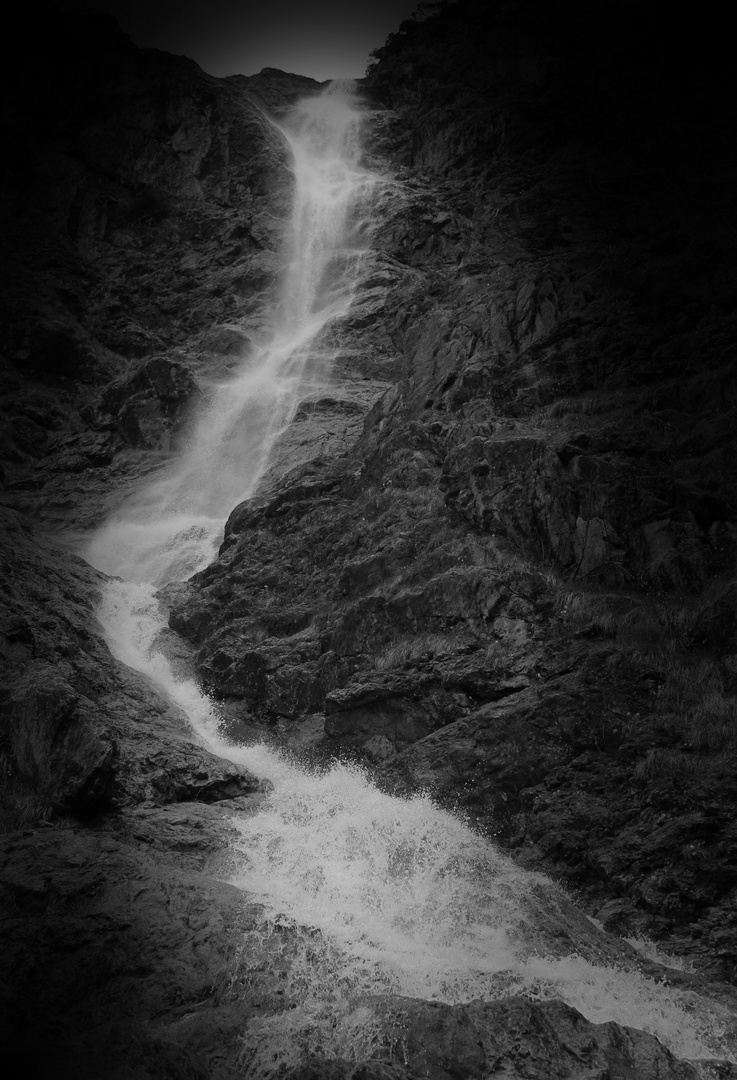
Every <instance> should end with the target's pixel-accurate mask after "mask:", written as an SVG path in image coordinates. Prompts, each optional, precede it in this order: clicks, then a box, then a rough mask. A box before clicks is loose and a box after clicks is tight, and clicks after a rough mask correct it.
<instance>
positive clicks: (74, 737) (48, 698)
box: [5, 663, 117, 814]
mask: <svg viewBox="0 0 737 1080" xmlns="http://www.w3.org/2000/svg"><path fill="white" fill-rule="evenodd" d="M6 693H7V698H6V702H5V737H6V739H7V740H8V744H9V749H10V753H11V755H12V757H11V760H12V762H13V766H14V771H15V776H16V778H17V780H18V781H20V782H21V783H22V784H23V785H24V786H26V787H27V788H28V789H29V790H30V791H32V792H33V793H34V796H35V797H36V798H37V799H38V800H39V803H40V804H41V806H43V807H48V808H49V809H51V810H55V811H59V810H72V811H74V812H75V813H78V814H86V813H90V812H94V811H99V810H100V809H103V808H104V807H106V806H108V805H109V804H110V802H111V801H112V797H113V791H114V783H115V772H116V769H115V766H116V761H117V745H116V743H115V741H114V740H113V739H112V738H111V737H110V732H108V731H105V730H104V729H102V728H100V726H99V725H96V724H95V723H94V717H95V709H94V706H93V704H92V702H91V701H89V700H85V699H84V698H80V696H79V694H76V693H75V692H74V691H73V690H72V688H71V686H70V685H69V683H68V682H67V681H66V679H65V678H64V677H63V675H62V674H61V672H60V671H59V669H58V667H55V666H53V665H51V664H43V663H41V664H38V663H37V664H35V665H33V666H31V668H30V670H26V671H25V672H24V674H23V675H22V676H21V677H20V678H19V679H17V680H16V681H15V682H13V683H11V684H10V686H9V687H8V690H7V691H6Z"/></svg>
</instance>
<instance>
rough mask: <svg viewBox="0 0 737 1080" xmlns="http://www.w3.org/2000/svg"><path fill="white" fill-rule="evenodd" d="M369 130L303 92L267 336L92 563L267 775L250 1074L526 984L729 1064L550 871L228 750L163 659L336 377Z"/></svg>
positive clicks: (366, 1044) (209, 734)
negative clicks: (205, 581) (388, 1005)
mask: <svg viewBox="0 0 737 1080" xmlns="http://www.w3.org/2000/svg"><path fill="white" fill-rule="evenodd" d="M360 120H361V112H360V108H359V107H358V106H357V104H356V102H355V101H354V99H352V98H351V97H350V96H348V95H346V94H345V93H344V92H343V90H342V89H341V88H340V87H338V88H334V89H331V90H328V91H327V92H326V93H325V94H324V95H322V96H320V97H313V98H309V99H305V100H303V101H302V102H301V103H299V104H298V105H297V106H296V107H295V109H294V110H293V112H292V114H291V116H290V117H289V119H288V120H287V121H285V122H284V125H283V133H284V137H285V138H286V140H287V142H288V144H289V147H290V149H291V152H292V156H293V169H294V175H295V190H294V208H293V215H292V226H291V234H292V243H293V245H294V250H293V255H292V260H291V263H290V267H289V270H288V272H287V274H286V276H285V279H284V281H283V282H282V284H281V289H282V292H281V300H280V304H279V309H278V321H277V324H276V326H275V327H274V329H273V333H272V334H271V336H270V337H268V338H267V339H266V340H265V341H263V342H261V343H260V344H258V345H257V347H256V348H255V350H254V352H253V353H252V354H251V355H250V356H249V357H248V358H247V359H245V360H244V362H243V368H242V370H241V371H240V372H239V373H238V374H237V375H236V377H235V378H234V379H233V380H231V381H229V382H227V383H224V384H222V385H219V386H215V387H213V388H212V389H211V394H210V398H209V401H208V402H207V403H206V404H205V405H204V406H203V408H202V410H201V412H200V414H199V416H198V418H197V420H196V422H195V424H194V425H193V427H192V430H191V432H190V435H189V439H188V442H187V445H186V448H185V449H184V451H183V452H182V453H181V455H180V456H179V457H178V458H177V459H176V460H175V461H174V462H173V464H171V465H169V466H167V467H166V468H165V469H164V470H163V471H162V472H161V473H160V474H159V475H158V476H156V477H155V479H154V480H153V481H150V482H147V483H146V484H145V485H143V486H142V487H141V488H140V490H138V491H137V492H135V493H134V494H133V495H132V496H131V497H130V498H129V499H128V500H127V502H126V503H125V504H124V505H123V507H122V508H121V509H120V510H119V511H117V513H116V515H115V517H114V518H112V519H110V520H108V521H107V522H106V523H105V524H104V525H103V526H102V528H101V529H100V530H99V531H98V532H97V533H96V534H95V535H94V537H93V539H92V540H91V541H90V543H89V545H88V548H87V551H86V557H87V558H88V559H89V561H90V562H91V563H92V564H93V565H94V566H96V567H97V568H99V569H100V570H102V571H104V572H105V573H107V574H110V575H112V576H114V577H116V578H119V579H124V580H122V581H121V580H116V581H113V582H111V583H110V584H109V585H108V586H107V591H106V595H105V599H104V602H103V604H102V607H101V610H100V617H101V619H102V622H103V624H104V626H105V630H106V635H107V639H108V641H109V644H110V646H111V649H112V651H113V652H114V654H115V655H116V657H117V658H118V659H119V660H121V661H123V662H124V663H125V664H127V665H129V666H130V667H133V668H135V669H137V670H138V671H140V672H141V673H143V674H144V675H147V676H149V677H150V678H152V679H153V680H154V682H155V683H156V684H157V685H158V686H159V688H160V689H161V690H162V691H163V692H164V693H165V694H166V695H168V696H169V697H170V698H171V699H173V700H174V701H175V703H176V704H177V705H179V706H180V707H182V708H183V709H184V710H185V712H186V714H187V716H188V717H189V720H190V723H191V725H192V728H193V729H194V731H195V732H196V734H197V736H198V737H199V738H200V739H201V740H202V741H203V742H204V744H205V745H206V746H207V747H208V748H209V749H210V750H211V751H212V752H214V753H215V754H217V755H219V756H221V757H225V758H228V759H229V760H231V761H233V762H235V763H237V764H239V765H243V766H245V767H246V768H248V769H249V770H251V771H252V772H254V773H255V774H256V775H258V776H259V777H262V778H264V779H265V780H268V781H270V783H271V784H272V785H273V790H272V791H271V792H270V794H269V796H268V798H267V799H266V801H265V803H264V805H263V807H262V808H261V810H260V811H259V812H258V813H257V814H256V815H252V816H243V817H242V818H240V817H236V818H235V819H234V826H235V828H236V830H237V833H238V839H237V840H236V841H235V842H234V844H233V846H232V851H231V856H230V866H231V869H230V880H231V881H232V882H233V883H234V884H236V885H237V886H238V887H239V888H241V889H242V890H243V891H244V893H246V894H247V895H248V896H249V897H251V898H254V899H255V900H256V901H258V902H259V903H260V904H262V905H263V908H264V922H263V925H262V926H261V927H260V928H258V929H257V930H254V931H252V932H251V933H250V935H249V937H248V938H247V940H246V941H245V942H244V943H243V945H242V950H243V952H244V953H247V954H248V956H249V957H250V958H251V961H250V962H251V967H252V968H253V970H252V971H251V974H250V975H249V980H250V982H249V988H250V991H249V992H251V993H257V991H258V987H257V986H256V984H257V982H258V970H259V966H258V964H255V965H254V964H253V957H254V956H256V957H258V956H263V957H264V961H263V963H264V965H266V966H268V965H269V964H270V963H271V961H270V959H269V958H270V957H273V954H274V950H275V949H277V944H275V943H278V942H279V940H280V936H281V935H283V934H284V933H288V935H289V936H290V940H291V946H290V948H291V954H290V958H289V961H288V963H287V965H286V967H285V970H284V981H283V988H282V990H283V992H282V999H283V1000H282V1003H281V1006H280V1009H281V1011H280V1012H278V1013H276V1014H275V1015H273V1016H268V1015H267V1016H265V1017H261V1018H259V1019H257V1020H255V1021H251V1022H250V1024H249V1026H248V1031H247V1033H246V1034H245V1044H244V1049H243V1057H242V1063H243V1065H244V1067H247V1068H248V1069H249V1070H250V1072H251V1074H252V1075H255V1076H265V1075H269V1074H270V1073H271V1072H276V1070H277V1069H278V1067H279V1066H280V1065H283V1064H285V1063H286V1064H287V1065H291V1064H298V1063H299V1062H300V1061H301V1060H302V1057H304V1055H305V1054H331V1055H336V1056H340V1057H344V1058H347V1059H349V1060H353V1059H356V1060H358V1059H361V1058H362V1057H365V1056H368V1055H369V1054H370V1052H371V1048H372V1045H373V1040H374V1038H375V1037H376V1025H377V1024H378V1023H379V1021H378V1020H377V1019H376V1016H375V1015H374V1013H373V1012H372V1010H371V1008H370V1005H368V1004H367V1002H370V999H371V997H372V995H377V994H392V995H402V996H406V997H412V998H423V999H427V1000H434V1001H441V1002H447V1003H451V1004H455V1003H459V1002H469V1001H474V1000H476V999H493V998H496V997H500V996H502V995H509V994H518V993H522V994H526V995H529V996H530V997H532V998H533V999H535V1000H554V999H562V1000H563V1001H565V1002H566V1003H568V1004H569V1005H572V1006H574V1007H575V1008H576V1009H578V1010H580V1011H581V1012H582V1013H583V1014H584V1015H585V1016H586V1017H588V1018H589V1019H591V1020H593V1021H595V1022H597V1023H602V1022H604V1021H609V1020H614V1021H617V1022H619V1023H622V1024H625V1025H630V1026H633V1027H637V1028H641V1029H644V1030H646V1031H648V1032H650V1033H651V1034H654V1035H656V1036H657V1037H658V1038H659V1039H660V1040H661V1041H662V1042H663V1043H665V1045H667V1046H668V1047H669V1048H670V1049H671V1050H672V1051H673V1052H674V1053H675V1054H676V1055H678V1056H680V1057H685V1058H692V1059H694V1058H708V1057H725V1056H728V1051H727V1050H726V1049H725V1047H724V1046H723V1045H722V1042H721V1032H722V1028H723V1026H724V1024H725V1022H726V1016H725V1017H722V1016H720V1015H718V1010H717V1009H716V1007H715V1006H714V1005H713V1004H711V1003H707V1002H703V1001H700V1000H699V998H698V997H697V995H695V994H694V993H691V992H687V991H679V990H677V989H672V988H668V987H666V986H665V985H660V984H658V983H656V982H654V981H652V980H651V979H648V978H647V977H645V976H644V975H642V974H641V973H640V972H639V971H638V969H637V957H636V954H635V953H634V952H633V950H632V949H630V948H628V947H627V946H625V945H624V944H622V943H620V942H618V941H617V940H616V939H614V938H612V937H610V936H608V935H605V934H604V933H602V932H600V931H599V930H598V929H597V928H596V926H595V925H594V924H593V923H592V922H591V921H590V920H588V919H587V918H586V917H585V916H584V915H582V914H581V913H579V912H578V911H577V909H576V908H575V907H574V906H573V904H572V903H571V902H570V901H569V900H568V899H567V898H566V896H565V895H564V893H562V892H561V891H560V890H559V889H558V888H557V887H556V886H555V885H554V884H553V883H552V882H551V881H550V880H548V879H547V878H545V877H544V876H542V875H539V874H533V873H528V872H525V871H523V870H520V869H519V868H517V867H516V866H515V865H514V864H513V863H512V862H511V861H510V860H509V859H507V858H506V857H505V856H503V855H502V854H500V853H499V852H498V850H497V849H496V848H495V846H494V845H493V843H492V842H491V841H490V840H488V839H486V838H484V837H483V836H480V835H478V834H477V833H475V832H474V831H472V830H471V829H470V828H469V827H468V826H467V825H466V824H465V823H464V822H463V820H462V819H461V818H460V817H454V816H453V815H451V814H449V813H447V812H446V811H444V810H441V809H439V808H438V807H436V806H435V805H434V804H433V802H432V801H431V799H430V798H428V797H426V796H423V795H419V796H417V797H415V798H414V799H410V800H400V799H397V798H393V797H390V796H388V795H385V794H382V793H381V792H380V791H378V790H377V789H376V788H375V787H374V786H372V784H371V783H370V782H369V781H368V780H367V779H366V777H365V776H364V774H363V773H362V772H361V771H360V770H358V769H356V768H353V767H349V766H346V765H342V764H338V765H335V766H334V767H333V768H331V769H330V770H328V771H324V772H317V773H313V772H310V771H309V770H303V769H301V768H300V767H299V766H297V765H294V764H291V763H290V762H289V761H287V760H286V759H284V758H283V757H280V756H279V755H278V754H277V753H276V752H274V751H272V750H270V749H268V748H266V747H264V746H253V747H243V746H236V745H231V744H229V743H228V742H226V741H225V740H224V739H223V738H222V737H221V735H220V734H219V716H218V712H217V707H216V706H215V705H213V703H212V702H211V701H210V699H209V698H208V697H206V696H205V695H203V694H202V693H201V692H200V690H199V689H198V687H197V686H196V684H195V683H194V682H188V681H182V680H181V679H180V678H179V677H178V676H175V674H174V673H173V671H172V669H171V667H170V665H169V661H168V660H167V659H166V657H165V656H164V655H163V654H162V653H160V652H157V650H156V644H155V642H156V638H157V635H159V633H160V631H161V630H162V628H163V627H164V626H165V619H166V613H165V611H164V610H163V609H162V607H161V605H160V603H159V601H158V599H157V592H156V590H157V589H158V588H160V587H161V586H163V585H165V584H167V583H170V582H172V581H177V580H182V579H184V578H187V577H189V576H190V575H191V574H193V573H195V572H196V571H198V570H201V569H202V568H203V567H205V566H206V565H208V563H209V562H210V560H211V559H212V557H213V555H214V553H215V550H216V547H217V545H218V543H219V541H220V539H221V536H222V530H223V525H224V522H225V519H226V518H227V516H228V514H229V513H230V512H231V510H232V509H233V507H234V505H235V504H236V503H238V502H241V501H243V500H246V499H248V498H249V497H250V496H252V495H253V494H254V492H255V491H256V490H257V488H258V484H259V481H260V480H261V478H262V477H263V475H264V472H265V470H266V468H267V467H268V463H269V455H270V452H271V450H272V448H273V447H274V445H275V444H276V442H277V441H278V439H279V436H280V434H281V433H282V432H283V431H284V430H285V428H286V427H287V425H288V424H289V421H290V418H291V416H292V415H293V413H294V410H295V408H296V406H297V404H298V402H299V401H300V399H301V398H302V397H303V396H304V394H305V392H306V389H307V388H309V387H310V386H313V385H314V384H316V383H317V384H323V383H326V380H327V379H328V378H329V365H330V356H329V353H326V352H325V350H322V349H321V345H320V335H321V332H322V331H323V329H324V328H325V327H326V326H327V325H328V323H329V322H330V321H331V320H334V319H336V318H340V317H342V316H344V315H345V314H346V313H347V312H348V310H349V307H350V303H351V296H352V291H353V285H354V283H355V281H356V279H357V277H358V276H359V275H360V273H361V252H362V245H363V244H364V243H365V242H366V239H365V238H366V236H367V235H368V236H370V233H371V227H370V226H371V223H370V221H369V220H367V215H368V214H369V213H370V205H371V194H372V191H374V190H375V189H376V188H377V187H379V186H380V185H381V178H380V177H378V176H376V175H372V174H370V173H367V172H366V171H365V170H364V169H363V168H362V167H361V165H360V163H359V159H360V146H359V140H358V130H359V124H360ZM277 951H278V949H277ZM254 987H255V989H254ZM287 1003H288V1005H287ZM285 1009H288V1011H287V1012H284V1010H285ZM285 1016H287V1017H288V1019H287V1020H285Z"/></svg>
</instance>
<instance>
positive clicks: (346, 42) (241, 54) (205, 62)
mask: <svg viewBox="0 0 737 1080" xmlns="http://www.w3.org/2000/svg"><path fill="white" fill-rule="evenodd" d="M417 3H418V0H358V2H357V3H353V2H352V0H302V2H300V0H257V2H254V0H60V3H59V6H60V7H63V8H67V9H70V8H71V9H75V10H77V11H88V12H107V13H109V14H111V15H114V16H115V18H116V19H117V21H118V23H119V24H120V26H121V27H122V29H123V30H124V31H125V32H126V33H127V34H128V36H129V37H130V38H132V39H133V41H134V42H135V43H136V45H140V46H142V47H144V48H149V47H151V48H156V49H164V50H166V52H171V53H177V54H182V55H184V56H189V57H191V58H192V59H193V60H196V61H197V63H198V64H199V65H200V67H201V68H203V69H204V70H205V71H206V72H208V74H210V75H218V76H224V75H254V74H256V72H258V71H261V69H262V68H265V67H275V68H280V69H281V70H282V71H289V72H292V73H294V74H297V75H309V76H310V77H311V78H313V79H318V80H319V81H321V82H322V81H324V80H325V79H333V78H340V77H341V76H348V77H351V78H360V77H361V76H363V75H364V74H365V71H366V65H367V64H368V60H369V53H370V52H371V50H372V49H375V48H377V47H378V46H380V45H383V44H384V42H385V41H386V38H387V36H388V35H389V34H390V33H392V32H394V31H396V30H397V29H398V27H399V24H400V23H401V22H402V21H403V20H404V19H407V18H409V16H410V15H411V14H412V12H413V11H414V10H415V9H416V7H417Z"/></svg>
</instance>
